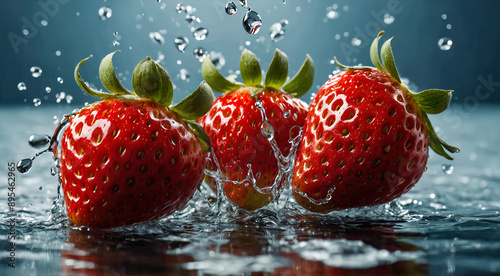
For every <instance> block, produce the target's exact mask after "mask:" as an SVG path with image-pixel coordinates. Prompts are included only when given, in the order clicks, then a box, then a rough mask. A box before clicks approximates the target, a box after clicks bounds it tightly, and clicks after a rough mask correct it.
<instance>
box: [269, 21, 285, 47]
mask: <svg viewBox="0 0 500 276" xmlns="http://www.w3.org/2000/svg"><path fill="white" fill-rule="evenodd" d="M286 25H288V20H286V19H283V20H281V21H280V22H277V23H274V24H273V25H271V27H270V28H269V36H270V37H271V40H272V41H274V42H278V41H280V40H282V39H283V37H284V36H285V26H286Z"/></svg>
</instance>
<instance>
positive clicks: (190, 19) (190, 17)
mask: <svg viewBox="0 0 500 276" xmlns="http://www.w3.org/2000/svg"><path fill="white" fill-rule="evenodd" d="M186 22H187V23H188V24H191V23H193V22H196V23H200V22H201V19H200V18H198V17H196V16H194V15H190V14H186Z"/></svg>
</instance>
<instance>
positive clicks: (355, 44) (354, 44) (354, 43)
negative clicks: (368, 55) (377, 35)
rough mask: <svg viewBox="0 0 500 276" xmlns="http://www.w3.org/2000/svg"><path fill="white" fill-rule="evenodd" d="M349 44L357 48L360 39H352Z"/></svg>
mask: <svg viewBox="0 0 500 276" xmlns="http://www.w3.org/2000/svg"><path fill="white" fill-rule="evenodd" d="M351 44H352V46H356V47H357V46H359V45H361V39H359V38H357V37H353V38H352V41H351Z"/></svg>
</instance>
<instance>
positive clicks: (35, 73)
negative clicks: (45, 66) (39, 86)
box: [30, 66, 42, 78]
mask: <svg viewBox="0 0 500 276" xmlns="http://www.w3.org/2000/svg"><path fill="white" fill-rule="evenodd" d="M30 72H31V76H33V78H38V77H40V76H41V75H42V68H40V67H38V66H33V67H31V68H30Z"/></svg>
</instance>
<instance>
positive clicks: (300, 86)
mask: <svg viewBox="0 0 500 276" xmlns="http://www.w3.org/2000/svg"><path fill="white" fill-rule="evenodd" d="M313 80H314V62H313V60H312V58H311V56H309V55H307V56H306V60H305V61H304V63H303V64H302V66H301V67H300V69H299V71H298V72H297V74H295V76H293V78H292V79H291V80H290V81H289V82H288V83H287V84H285V86H283V90H285V91H286V92H287V93H289V94H290V95H292V96H294V97H296V98H298V97H300V96H302V95H304V94H305V93H307V91H308V90H309V89H310V88H311V86H312V84H313Z"/></svg>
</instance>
